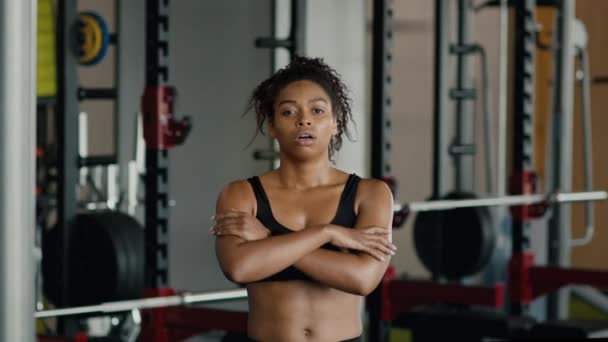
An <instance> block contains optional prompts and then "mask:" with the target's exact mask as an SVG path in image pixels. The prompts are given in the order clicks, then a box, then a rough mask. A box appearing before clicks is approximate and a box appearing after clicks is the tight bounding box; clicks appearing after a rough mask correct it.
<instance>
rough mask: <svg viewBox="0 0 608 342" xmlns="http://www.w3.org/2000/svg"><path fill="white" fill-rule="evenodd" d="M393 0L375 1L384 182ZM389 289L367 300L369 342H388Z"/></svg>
mask: <svg viewBox="0 0 608 342" xmlns="http://www.w3.org/2000/svg"><path fill="white" fill-rule="evenodd" d="M391 6H392V1H391V0H375V1H374V4H373V23H372V30H373V31H372V37H373V38H372V108H371V110H372V112H371V115H372V120H371V121H372V132H371V140H372V144H371V149H372V150H371V162H372V164H371V176H372V177H373V178H376V179H384V178H385V177H388V176H390V175H391V172H392V167H391V158H390V157H391V142H390V131H391V119H390V112H391V94H390V88H391V83H392V79H391V74H390V66H391V60H392V58H393V56H392V54H391V46H392V39H393V31H392V17H393V10H392V7H391ZM385 291H386V290H385V289H384V286H383V285H382V284H381V285H380V286H378V287H377V288H376V289H375V290H374V291H373V292H372V293H371V294H370V295H369V296H368V298H367V305H368V309H369V334H368V336H369V338H368V340H369V341H388V340H389V336H390V321H388V320H386V318H385V317H383V310H386V308H385V306H384V305H383V297H384V296H385V294H384V293H383V292H385Z"/></svg>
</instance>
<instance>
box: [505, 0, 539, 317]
mask: <svg viewBox="0 0 608 342" xmlns="http://www.w3.org/2000/svg"><path fill="white" fill-rule="evenodd" d="M514 6H515V37H514V45H515V51H514V58H513V84H512V87H513V139H512V140H513V148H512V151H513V152H512V153H513V157H512V166H513V167H512V172H513V175H512V182H513V184H512V185H513V186H512V189H511V190H512V191H513V192H514V193H517V194H523V193H525V192H526V190H527V189H525V187H524V184H525V183H526V182H527V178H526V175H527V174H529V172H530V171H531V170H532V166H533V165H532V160H533V156H532V150H533V149H532V146H533V144H534V135H533V132H534V129H533V128H534V92H533V89H534V58H535V54H534V50H535V48H536V46H535V37H536V31H535V28H534V13H535V9H536V1H535V0H521V1H518V2H516V3H515V4H514ZM511 243H512V248H511V250H512V252H513V254H516V255H517V254H520V253H523V252H525V251H527V250H528V248H529V246H530V223H529V222H527V221H526V220H522V219H516V218H513V225H512V241H511ZM511 304H512V305H511V307H510V310H511V313H513V314H516V315H522V314H525V313H526V312H527V311H528V306H527V305H522V304H521V303H511Z"/></svg>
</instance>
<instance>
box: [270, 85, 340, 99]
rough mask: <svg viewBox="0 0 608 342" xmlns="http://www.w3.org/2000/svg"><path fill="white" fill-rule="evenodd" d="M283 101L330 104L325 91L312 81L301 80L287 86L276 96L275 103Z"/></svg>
mask: <svg viewBox="0 0 608 342" xmlns="http://www.w3.org/2000/svg"><path fill="white" fill-rule="evenodd" d="M284 100H294V101H296V102H297V101H320V100H324V101H325V102H326V103H329V102H330V98H329V96H328V94H327V92H325V89H323V87H321V86H320V85H319V84H317V83H316V82H313V81H308V80H301V81H294V82H291V83H289V84H287V85H286V86H285V87H284V88H283V89H281V91H279V93H278V94H277V98H276V101H277V102H276V103H280V102H281V101H284Z"/></svg>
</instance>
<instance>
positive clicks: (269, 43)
mask: <svg viewBox="0 0 608 342" xmlns="http://www.w3.org/2000/svg"><path fill="white" fill-rule="evenodd" d="M306 2H307V0H291V8H290V18H291V23H290V25H291V26H290V28H289V36H288V37H287V38H285V39H279V38H277V37H276V35H277V32H276V18H275V14H276V8H277V5H276V0H273V1H272V3H271V6H270V7H271V11H272V37H269V38H258V39H256V40H255V46H256V47H257V48H269V49H271V57H270V61H271V65H270V66H271V70H272V72H273V73H274V71H275V70H276V69H277V64H276V58H275V54H274V50H276V49H278V48H285V49H287V51H288V53H289V60H290V61H291V60H292V59H293V58H294V57H295V56H304V55H305V47H306ZM268 143H269V148H268V149H266V150H255V151H254V152H253V159H255V160H267V161H269V162H270V165H269V169H271V170H272V169H274V167H275V162H276V160H277V159H278V158H279V153H278V151H276V148H275V146H274V140H273V139H270V140H269V142H268Z"/></svg>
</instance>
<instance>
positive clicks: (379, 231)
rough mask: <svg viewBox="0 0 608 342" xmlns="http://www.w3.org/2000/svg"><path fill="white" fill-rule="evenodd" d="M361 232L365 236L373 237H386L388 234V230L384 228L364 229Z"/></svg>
mask: <svg viewBox="0 0 608 342" xmlns="http://www.w3.org/2000/svg"><path fill="white" fill-rule="evenodd" d="M363 232H364V233H366V234H373V235H388V234H389V230H388V229H386V228H382V227H370V228H366V229H364V230H363Z"/></svg>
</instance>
